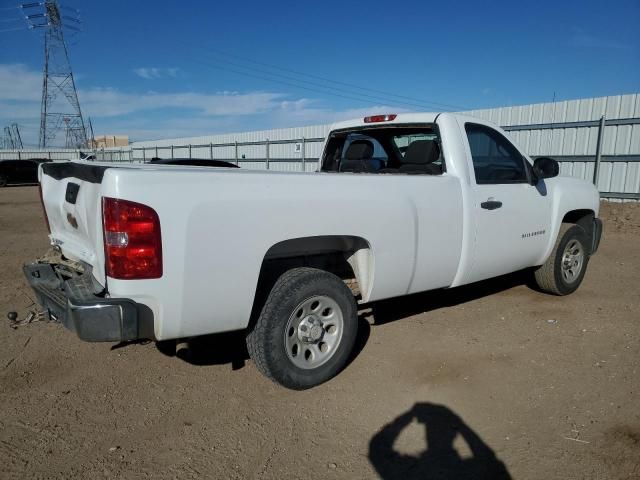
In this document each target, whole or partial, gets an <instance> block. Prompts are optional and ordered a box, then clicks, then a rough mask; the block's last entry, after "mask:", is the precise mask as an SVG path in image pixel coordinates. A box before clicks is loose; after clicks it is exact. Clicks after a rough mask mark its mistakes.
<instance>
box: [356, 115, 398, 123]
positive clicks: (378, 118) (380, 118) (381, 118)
mask: <svg viewBox="0 0 640 480" xmlns="http://www.w3.org/2000/svg"><path fill="white" fill-rule="evenodd" d="M397 116H398V115H396V114H395V113H391V114H389V115H371V116H370V117H364V123H379V122H391V121H393V120H395V119H396V117H397Z"/></svg>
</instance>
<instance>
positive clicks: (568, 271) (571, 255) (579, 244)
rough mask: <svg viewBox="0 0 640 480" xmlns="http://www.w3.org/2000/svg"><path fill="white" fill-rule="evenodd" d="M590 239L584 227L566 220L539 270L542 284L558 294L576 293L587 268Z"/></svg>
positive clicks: (537, 277) (536, 276) (541, 285)
mask: <svg viewBox="0 0 640 480" xmlns="http://www.w3.org/2000/svg"><path fill="white" fill-rule="evenodd" d="M588 240H589V237H588V236H587V234H586V232H585V231H584V229H583V228H582V227H580V226H578V225H573V224H568V223H563V224H562V226H561V227H560V232H559V233H558V239H557V240H556V245H555V247H554V248H553V251H552V252H551V255H550V256H549V258H548V259H547V261H546V262H545V263H544V265H542V266H541V267H540V268H538V270H536V272H535V281H536V284H537V285H538V287H540V289H541V290H544V291H545V292H548V293H553V294H555V295H568V294H570V293H573V292H575V291H576V290H577V289H578V287H579V286H580V284H581V283H582V279H583V278H584V275H585V273H586V271H587V264H588V263H589V241H588Z"/></svg>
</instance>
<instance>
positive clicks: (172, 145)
mask: <svg viewBox="0 0 640 480" xmlns="http://www.w3.org/2000/svg"><path fill="white" fill-rule="evenodd" d="M171 160H173V144H172V145H171Z"/></svg>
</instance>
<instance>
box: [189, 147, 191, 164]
mask: <svg viewBox="0 0 640 480" xmlns="http://www.w3.org/2000/svg"><path fill="white" fill-rule="evenodd" d="M189 160H191V144H189Z"/></svg>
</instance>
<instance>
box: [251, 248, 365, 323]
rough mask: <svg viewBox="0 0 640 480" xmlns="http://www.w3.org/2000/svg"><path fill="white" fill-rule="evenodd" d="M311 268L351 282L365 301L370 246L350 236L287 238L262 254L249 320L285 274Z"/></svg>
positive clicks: (257, 312) (257, 311) (254, 315)
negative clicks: (297, 269)
mask: <svg viewBox="0 0 640 480" xmlns="http://www.w3.org/2000/svg"><path fill="white" fill-rule="evenodd" d="M303 266H306V267H314V268H318V269H320V270H325V271H328V272H330V273H333V274H335V275H337V276H338V277H340V278H342V279H350V278H354V279H355V281H356V282H357V286H358V290H359V292H360V295H361V296H362V299H363V300H365V301H366V300H367V299H368V298H369V295H370V292H371V287H372V285H373V273H374V260H373V251H372V248H371V244H370V243H369V242H368V241H367V240H366V239H364V238H363V237H359V236H354V235H322V236H309V237H299V238H291V239H287V240H282V241H280V242H277V243H275V244H273V245H272V246H271V247H269V248H268V250H267V251H266V252H265V254H264V257H263V259H262V264H261V266H260V273H259V276H258V285H257V288H256V293H255V297H254V301H253V308H252V314H251V316H252V318H255V317H256V315H257V314H259V310H260V308H261V305H262V303H263V301H264V300H265V299H266V296H267V295H268V294H269V291H270V288H271V287H272V286H273V284H274V283H275V281H276V280H277V279H278V277H279V276H280V275H282V274H283V273H284V272H285V271H287V270H290V269H292V268H296V267H303Z"/></svg>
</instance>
